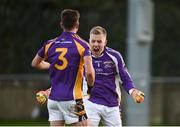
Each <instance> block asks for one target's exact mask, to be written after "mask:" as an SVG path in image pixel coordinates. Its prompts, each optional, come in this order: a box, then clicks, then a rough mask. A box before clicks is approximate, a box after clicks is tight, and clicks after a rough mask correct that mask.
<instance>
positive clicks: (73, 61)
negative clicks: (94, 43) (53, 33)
mask: <svg viewBox="0 0 180 127" xmlns="http://www.w3.org/2000/svg"><path fill="white" fill-rule="evenodd" d="M79 17H80V15H79V12H78V11H76V10H71V9H66V10H64V11H62V13H61V22H60V24H61V27H62V29H63V32H62V33H61V35H60V36H58V37H56V38H55V39H52V40H49V41H47V42H45V43H44V44H43V46H42V48H40V49H39V50H38V53H37V55H36V56H35V58H34V59H33V61H32V66H33V67H35V68H37V69H49V75H50V81H51V90H50V91H51V92H50V95H49V99H48V112H49V121H50V125H51V126H64V125H65V123H67V124H72V125H75V126H81V125H82V126H88V121H87V115H86V111H85V108H84V104H83V100H82V98H83V93H82V84H83V75H84V68H85V75H86V78H87V82H88V84H89V85H90V86H92V85H93V84H94V68H93V65H92V58H91V53H90V50H89V46H88V43H86V42H85V41H84V40H83V39H81V38H80V37H79V36H78V35H77V31H78V28H79Z"/></svg>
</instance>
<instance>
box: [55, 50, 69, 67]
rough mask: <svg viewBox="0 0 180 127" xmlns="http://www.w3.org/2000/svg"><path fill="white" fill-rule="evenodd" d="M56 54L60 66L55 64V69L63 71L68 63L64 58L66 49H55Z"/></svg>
mask: <svg viewBox="0 0 180 127" xmlns="http://www.w3.org/2000/svg"><path fill="white" fill-rule="evenodd" d="M56 52H60V55H59V57H58V59H59V60H60V61H62V65H58V64H55V65H54V66H55V68H56V69H58V70H64V69H65V68H66V67H67V64H68V61H67V59H66V58H65V57H64V56H65V55H66V53H67V48H56Z"/></svg>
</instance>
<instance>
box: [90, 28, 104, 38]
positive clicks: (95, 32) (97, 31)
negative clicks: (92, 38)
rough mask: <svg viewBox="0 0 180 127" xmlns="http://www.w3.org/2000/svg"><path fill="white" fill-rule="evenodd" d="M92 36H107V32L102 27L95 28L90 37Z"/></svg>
mask: <svg viewBox="0 0 180 127" xmlns="http://www.w3.org/2000/svg"><path fill="white" fill-rule="evenodd" d="M91 34H96V35H99V34H104V35H105V36H107V32H106V30H105V29H104V28H103V27H101V26H95V27H93V28H92V29H91V30H90V35H91Z"/></svg>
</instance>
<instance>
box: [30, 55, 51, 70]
mask: <svg viewBox="0 0 180 127" xmlns="http://www.w3.org/2000/svg"><path fill="white" fill-rule="evenodd" d="M31 66H32V67H34V68H37V69H40V70H45V69H49V67H50V64H49V63H48V62H45V61H44V58H42V57H40V56H39V55H38V54H37V55H36V56H35V57H34V59H33V60H32V63H31Z"/></svg>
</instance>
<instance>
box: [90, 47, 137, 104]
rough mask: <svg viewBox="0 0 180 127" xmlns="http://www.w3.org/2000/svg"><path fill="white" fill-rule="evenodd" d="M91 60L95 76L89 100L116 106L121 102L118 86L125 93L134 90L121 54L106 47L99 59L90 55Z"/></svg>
mask: <svg viewBox="0 0 180 127" xmlns="http://www.w3.org/2000/svg"><path fill="white" fill-rule="evenodd" d="M92 59H93V67H94V69H95V74H96V75H95V82H94V86H93V87H92V88H91V91H90V98H89V100H90V101H92V102H94V103H97V104H101V105H105V106H108V107H114V106H118V105H119V103H120V100H121V91H120V86H119V84H120V83H121V84H122V86H123V88H124V89H125V90H126V91H127V92H129V90H130V89H132V88H134V84H133V82H132V80H131V77H130V75H129V73H128V71H127V69H126V67H125V63H124V61H123V58H122V56H121V54H120V53H119V52H117V51H115V50H113V49H111V48H108V47H106V48H105V50H104V52H103V53H102V54H101V55H100V56H99V57H95V56H93V55H92Z"/></svg>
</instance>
